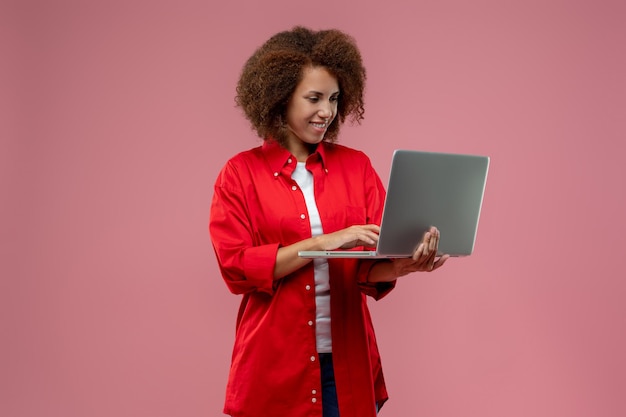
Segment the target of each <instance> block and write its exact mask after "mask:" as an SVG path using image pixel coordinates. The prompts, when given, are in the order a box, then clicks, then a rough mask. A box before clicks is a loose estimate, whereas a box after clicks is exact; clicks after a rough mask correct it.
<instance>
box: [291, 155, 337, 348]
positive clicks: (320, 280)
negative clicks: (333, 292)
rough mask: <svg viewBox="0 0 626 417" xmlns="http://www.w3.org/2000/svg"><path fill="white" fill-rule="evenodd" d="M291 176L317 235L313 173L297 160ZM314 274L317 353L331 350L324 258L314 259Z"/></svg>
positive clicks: (319, 233) (327, 281)
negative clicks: (302, 196)
mask: <svg viewBox="0 0 626 417" xmlns="http://www.w3.org/2000/svg"><path fill="white" fill-rule="evenodd" d="M291 178H293V180H294V181H295V182H296V183H297V184H298V186H299V187H300V189H301V190H302V193H303V194H304V201H305V203H306V208H307V210H308V212H309V221H310V222H311V234H312V235H313V236H318V235H321V234H323V233H324V231H323V230H322V221H321V219H320V214H319V212H318V211H317V205H316V204H315V193H314V192H313V174H311V173H310V172H309V171H308V170H307V169H306V163H305V162H298V164H297V166H296V169H295V171H294V172H293V174H291ZM313 266H314V276H315V311H316V315H315V340H316V344H317V351H318V353H330V352H332V337H331V334H330V282H329V275H328V262H327V261H326V259H314V260H313Z"/></svg>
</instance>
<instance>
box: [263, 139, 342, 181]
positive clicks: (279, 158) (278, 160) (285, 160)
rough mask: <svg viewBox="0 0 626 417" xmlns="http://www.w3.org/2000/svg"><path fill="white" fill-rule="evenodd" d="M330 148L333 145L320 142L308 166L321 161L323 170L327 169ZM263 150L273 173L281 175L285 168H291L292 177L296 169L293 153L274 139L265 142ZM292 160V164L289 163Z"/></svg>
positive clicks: (310, 157) (289, 173)
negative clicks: (327, 154)
mask: <svg viewBox="0 0 626 417" xmlns="http://www.w3.org/2000/svg"><path fill="white" fill-rule="evenodd" d="M328 146H332V145H330V144H329V143H327V142H324V141H322V142H320V144H319V145H317V149H316V150H315V152H314V153H312V154H311V155H310V156H309V158H308V160H307V166H308V165H309V164H311V163H315V162H316V161H318V160H319V161H321V164H322V168H324V169H326V153H327V147H328ZM262 149H263V153H264V154H265V158H267V161H268V163H269V165H270V168H271V170H272V172H273V173H280V172H282V171H283V169H284V168H286V167H290V169H289V170H288V171H289V172H288V175H291V172H293V169H295V166H296V164H295V162H296V158H295V157H294V156H293V155H292V154H291V152H289V151H288V150H287V149H286V148H284V147H282V146H281V145H280V144H279V143H278V142H277V141H276V140H274V139H267V140H265V141H264V142H263V147H262ZM290 159H291V162H292V163H289V160H290Z"/></svg>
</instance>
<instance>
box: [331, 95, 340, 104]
mask: <svg viewBox="0 0 626 417" xmlns="http://www.w3.org/2000/svg"><path fill="white" fill-rule="evenodd" d="M330 101H332V102H337V101H339V96H338V95H337V96H332V97H331V98H330Z"/></svg>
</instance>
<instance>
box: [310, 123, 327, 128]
mask: <svg viewBox="0 0 626 417" xmlns="http://www.w3.org/2000/svg"><path fill="white" fill-rule="evenodd" d="M311 124H312V125H313V126H315V127H319V128H320V129H321V128H324V127H326V123H311Z"/></svg>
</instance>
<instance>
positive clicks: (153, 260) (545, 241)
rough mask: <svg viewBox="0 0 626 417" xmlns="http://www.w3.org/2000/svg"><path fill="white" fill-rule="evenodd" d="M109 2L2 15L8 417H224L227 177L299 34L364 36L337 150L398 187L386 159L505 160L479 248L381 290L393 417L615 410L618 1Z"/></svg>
mask: <svg viewBox="0 0 626 417" xmlns="http://www.w3.org/2000/svg"><path fill="white" fill-rule="evenodd" d="M95 3H96V2H88V1H84V2H79V1H67V0H66V1H56V2H46V1H17V0H15V1H10V0H5V1H3V2H2V5H1V6H0V28H2V29H1V30H2V33H0V35H1V36H0V47H1V50H0V55H1V56H2V59H1V64H0V70H1V71H2V75H1V77H0V91H1V93H0V96H1V97H0V106H1V107H0V110H1V113H0V114H1V115H2V116H1V117H2V123H1V124H0V129H2V130H1V131H0V137H1V141H2V142H1V146H2V148H1V149H0V186H1V187H2V192H1V198H2V202H1V205H0V210H1V213H0V216H1V217H0V218H1V219H2V220H1V222H2V223H1V227H2V228H1V230H0V236H1V247H0V256H1V258H0V265H1V268H2V269H1V275H2V276H1V283H0V285H1V286H0V297H1V300H0V309H1V311H0V312H1V314H0V325H1V327H0V331H1V333H0V337H1V338H2V340H1V343H0V349H1V355H0V415H2V416H11V417H26V416H29V417H30V416H37V417H39V416H46V417H48V416H63V417H85V416H89V417H101V416H102V417H104V416H107V417H108V416H111V417H112V416H115V417H143V416H146V417H148V416H149V417H159V416H163V417H165V416H167V417H171V416H177V417H178V416H219V415H221V408H222V401H223V396H224V387H225V383H226V377H227V372H228V365H229V359H230V350H231V346H232V342H233V336H234V323H235V315H236V311H237V306H238V303H239V297H237V296H234V295H231V294H230V293H229V292H228V291H227V289H226V287H225V285H224V284H223V282H222V281H221V278H220V276H219V274H218V271H217V267H216V263H215V259H214V255H213V252H212V249H211V247H210V241H209V238H208V233H207V227H206V226H207V218H208V210H209V202H210V199H211V192H212V185H213V181H214V179H215V177H216V175H217V172H218V170H219V169H220V168H221V166H222V165H223V163H224V162H225V161H226V160H227V158H229V157H230V156H232V155H233V154H235V153H236V152H239V151H240V150H243V149H247V148H250V147H252V146H256V144H257V143H258V141H257V140H256V139H255V137H254V136H253V134H252V132H251V131H250V129H249V127H248V125H247V123H246V122H245V120H244V119H243V118H242V117H241V115H240V111H239V110H238V109H236V108H235V107H234V100H233V96H234V86H235V83H236V80H237V77H238V74H239V71H240V69H241V66H242V65H243V63H244V61H245V59H246V58H247V57H248V56H249V55H250V54H251V53H252V51H253V50H254V48H256V47H257V46H259V45H260V43H262V42H263V41H264V40H265V39H266V38H267V37H268V36H270V35H271V34H273V33H275V32H277V31H279V30H283V29H287V28H291V27H292V26H294V25H296V24H304V25H307V26H310V27H312V28H315V29H321V28H329V27H337V28H341V29H343V30H345V31H347V32H349V33H351V34H352V35H353V36H354V37H355V38H356V39H357V41H358V43H359V45H360V47H361V50H362V53H363V57H364V60H365V63H366V66H367V68H368V89H367V97H366V98H367V111H366V120H365V121H364V123H363V124H362V125H361V126H357V127H348V126H346V128H345V129H344V132H343V135H342V138H341V141H342V143H344V144H346V145H349V146H353V147H356V148H359V149H362V150H364V151H365V152H366V153H368V154H369V155H370V156H371V158H372V161H373V163H374V165H375V167H376V168H377V169H378V171H379V173H380V175H381V177H382V178H383V181H386V179H387V176H388V169H389V160H390V155H391V152H392V150H393V149H395V148H409V149H423V150H434V151H450V152H466V153H478V154H486V155H490V156H491V157H492V165H491V171H490V178H489V182H488V185H487V190H486V196H485V202H484V208H483V217H482V220H481V224H480V227H479V235H478V240H477V246H476V252H475V254H474V255H473V256H472V257H470V258H466V259H453V260H451V261H450V262H449V264H448V265H447V266H446V267H445V268H444V269H442V270H440V271H438V272H437V273H435V274H432V275H428V274H416V275H414V276H410V277H406V278H403V279H402V280H401V282H400V283H399V285H398V288H397V290H396V291H395V292H394V293H392V294H391V295H390V296H389V297H388V298H386V299H384V300H383V301H381V302H379V303H374V302H372V303H371V309H372V314H373V317H374V321H375V325H376V326H377V330H378V338H379V343H380V348H381V350H382V354H383V361H384V362H383V364H384V366H385V370H386V379H387V382H388V386H389V390H390V393H391V401H390V402H389V403H388V405H387V406H386V407H385V408H384V409H383V410H382V412H381V416H383V417H392V416H394V417H400V416H431V417H432V416H441V417H448V416H450V417H452V416H455V417H456V416H472V417H473V416H476V417H479V416H480V417H491V416H493V417H495V416H499V417H501V416H508V417H518V416H519V417H526V416H534V417H544V416H545V417H548V416H550V417H553V416H568V417H577V416H580V417H583V416H585V417H586V416H603V417H613V416H615V417H617V416H624V415H626V396H625V395H624V393H625V392H626V353H625V352H626V306H625V300H626V284H625V282H624V275H625V274H624V271H625V270H626V256H625V253H624V252H625V251H624V250H625V249H626V238H625V235H626V221H625V219H624V212H626V193H625V191H624V189H625V187H624V179H625V178H626V170H625V168H624V165H625V164H624V155H623V153H624V147H625V145H624V142H625V139H626V76H625V75H624V74H626V58H625V57H626V55H625V54H624V51H625V49H624V48H625V46H624V45H625V44H626V24H625V23H624V22H626V7H625V3H624V2H623V1H621V0H616V1H608V0H605V1H601V0H600V1H591V0H589V1H565V0H563V1H556V0H554V1H522V0H520V1H462V0H458V1H434V0H433V1H401V0H390V1H386V2H383V3H377V4H376V5H375V6H374V5H367V4H370V3H369V2H355V1H338V0H318V1H316V2H297V1H293V0H289V1H287V0H274V1H259V2H255V1H250V2H248V3H245V2H241V1H221V2H216V1H212V2H208V1H203V2H200V1H197V2H193V1H186V2H185V1H171V2H165V1H118V0H116V1H108V2H98V3H99V4H95ZM362 3H367V4H365V5H364V4H362ZM277 354H283V353H282V352H277ZM268 360H270V361H271V358H268Z"/></svg>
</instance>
